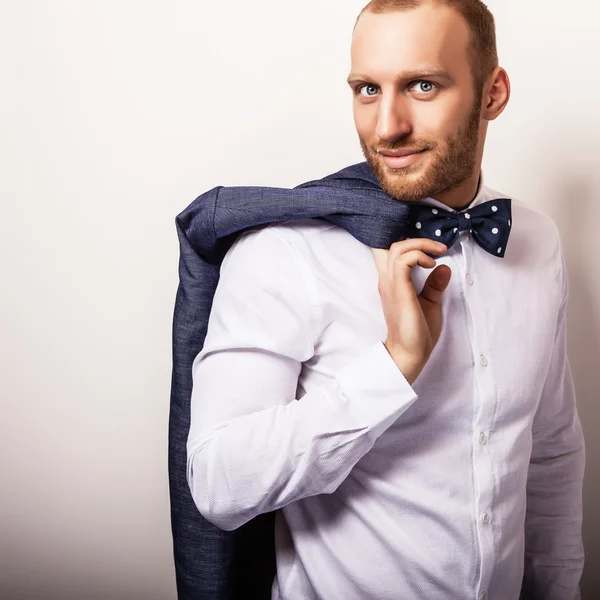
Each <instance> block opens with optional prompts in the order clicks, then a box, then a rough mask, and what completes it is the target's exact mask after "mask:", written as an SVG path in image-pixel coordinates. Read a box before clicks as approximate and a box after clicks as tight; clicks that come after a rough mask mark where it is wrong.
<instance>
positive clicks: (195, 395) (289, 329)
mask: <svg viewBox="0 0 600 600" xmlns="http://www.w3.org/2000/svg"><path fill="white" fill-rule="evenodd" d="M296 252H297V250H295V249H294V247H293V245H292V244H291V243H290V242H289V241H288V240H287V239H286V238H285V237H284V236H282V235H280V234H278V233H277V232H276V231H274V230H273V229H272V228H265V229H262V230H258V231H250V232H246V233H245V234H243V235H242V236H241V237H240V238H238V239H237V240H236V242H235V244H234V245H233V246H232V248H231V249H230V251H229V252H228V254H227V255H226V256H225V260H224V261H223V264H222V267H221V276H220V280H219V284H218V287H217V290H216V293H215V297H214V302H213V306H212V310H211V314H210V319H209V323H208V331H207V336H206V340H205V343H204V347H203V349H202V351H201V352H200V354H198V356H197V357H196V359H195V361H194V364H193V391H192V398H191V426H190V433H189V437H188V443H187V453H188V465H187V477H188V483H189V486H190V490H191V492H192V496H193V498H194V501H195V503H196V505H197V507H198V509H199V511H200V512H201V514H202V515H203V516H204V517H205V518H206V519H207V520H208V521H210V522H211V523H213V524H214V525H216V526H217V527H220V528H221V529H225V530H233V529H236V528H238V527H240V526H241V525H243V524H244V523H246V522H247V521H249V520H251V519H252V518H254V517H255V516H257V515H259V514H262V513H266V512H270V511H273V510H276V509H279V508H281V507H284V506H286V505H287V504H289V503H291V502H294V501H296V500H300V499H301V498H306V497H309V496H314V495H317V494H324V493H331V492H333V491H334V490H336V489H337V487H338V486H339V485H340V484H341V483H342V482H343V480H344V479H345V478H346V477H347V476H348V474H349V473H350V471H351V469H352V467H353V466H354V465H355V464H356V463H357V462H358V460H359V459H360V458H361V457H362V456H364V455H365V454H366V453H367V452H368V451H369V450H370V449H371V448H372V446H373V444H374V443H375V440H376V439H377V437H378V436H379V435H381V433H382V432H383V431H384V430H385V429H387V428H388V427H389V426H390V425H391V424H392V423H393V422H394V421H395V420H396V419H397V418H398V417H399V416H400V415H401V414H402V413H403V412H404V411H405V410H406V409H407V408H408V407H409V406H410V405H411V404H412V403H413V402H414V401H415V400H416V397H417V396H416V395H415V393H414V391H413V389H412V387H411V386H410V385H409V384H408V382H407V381H406V379H405V378H404V376H403V375H402V373H401V372H400V370H399V369H398V367H397V366H396V364H395V363H394V361H393V360H392V358H391V356H390V355H389V353H388V352H387V350H386V348H385V346H384V345H383V343H382V342H377V343H375V344H373V345H372V346H370V347H368V348H364V349H361V351H360V352H357V354H356V355H355V357H354V358H353V359H352V360H351V361H350V362H349V363H348V364H346V365H344V367H342V368H341V369H340V370H339V371H338V372H337V373H336V376H335V377H334V378H332V380H331V382H330V383H328V384H325V385H321V386H319V387H316V388H314V389H311V390H310V391H308V393H306V394H304V395H302V396H301V398H299V399H298V398H297V389H298V378H299V375H300V373H301V369H302V363H303V362H304V361H307V360H309V359H310V358H311V357H312V356H313V355H314V350H315V348H314V343H315V339H316V338H317V336H318V333H319V331H320V328H321V327H322V322H321V306H320V303H319V298H318V296H317V292H316V284H315V281H313V280H312V279H314V277H313V278H312V279H311V277H310V275H311V274H310V273H309V272H308V271H307V270H306V268H305V265H303V264H302V260H303V259H302V257H301V256H300V255H298V254H296Z"/></svg>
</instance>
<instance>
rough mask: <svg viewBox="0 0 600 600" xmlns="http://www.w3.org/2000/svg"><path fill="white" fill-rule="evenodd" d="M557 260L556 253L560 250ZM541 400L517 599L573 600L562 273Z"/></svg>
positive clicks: (577, 564) (576, 438) (575, 471)
mask: <svg viewBox="0 0 600 600" xmlns="http://www.w3.org/2000/svg"><path fill="white" fill-rule="evenodd" d="M561 259H562V252H561ZM562 278H563V301H562V304H561V306H560V310H559V316H558V325H557V332H556V340H555V344H554V351H553V354H552V359H551V363H550V368H549V371H548V375H547V378H546V382H545V386H544V389H543V393H542V397H541V400H540V404H539V407H538V410H537V412H536V415H535V417H534V421H533V449H532V454H531V461H530V465H529V474H528V480H527V516H526V522H525V573H524V579H523V590H522V594H521V599H522V600H538V599H539V600H542V599H543V600H579V599H580V597H581V596H580V592H579V581H580V579H581V574H582V571H583V563H584V551H583V541H582V535H581V528H582V486H583V474H584V466H585V447H584V439H583V433H582V429H581V423H580V421H579V415H578V412H577V406H576V402H575V389H574V385H573V377H572V374H571V368H570V365H569V360H568V357H567V325H566V305H567V295H568V290H567V286H568V284H567V273H566V270H565V265H564V260H563V262H562Z"/></svg>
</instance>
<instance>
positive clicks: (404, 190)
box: [359, 97, 482, 202]
mask: <svg viewBox="0 0 600 600" xmlns="http://www.w3.org/2000/svg"><path fill="white" fill-rule="evenodd" d="M481 104H482V98H481V97H480V99H479V101H475V103H474V106H473V109H472V110H471V113H470V114H469V115H468V117H467V118H466V119H465V122H464V123H462V124H461V125H460V126H459V128H458V130H457V131H456V133H455V134H454V135H453V136H450V137H449V138H448V139H447V140H446V150H445V151H444V150H443V149H441V148H440V147H439V143H437V142H431V141H428V140H409V141H406V140H404V141H403V142H401V143H396V144H382V145H380V146H379V147H377V149H376V148H375V147H373V148H371V147H369V146H368V145H367V144H366V143H365V141H364V140H363V139H362V138H360V136H359V139H360V146H361V149H362V152H363V155H364V157H365V159H366V161H367V163H368V165H369V166H370V167H371V169H372V170H373V172H374V173H375V176H376V177H377V179H378V180H379V183H380V185H381V187H382V189H383V191H384V192H385V193H386V194H387V195H388V196H390V197H392V198H393V199H394V200H398V201H400V202H418V201H420V200H422V199H423V198H432V197H435V196H436V195H439V194H441V193H443V192H448V191H450V190H453V189H454V188H456V187H458V186H459V185H461V184H462V183H464V182H465V181H467V180H468V179H469V178H470V177H472V175H473V173H474V171H475V167H476V163H477V146H478V142H479V123H480V118H481V117H480V114H481ZM409 148H410V149H415V150H417V151H419V150H426V151H428V153H430V154H431V157H430V160H429V164H428V165H427V167H426V168H425V170H424V172H422V173H421V174H419V172H420V171H421V170H422V169H423V167H422V166H421V165H420V162H421V161H417V162H416V163H415V164H412V165H409V166H408V167H404V168H400V169H390V168H388V167H387V166H386V165H385V163H384V162H383V159H382V158H381V155H380V154H378V152H377V150H390V151H391V150H402V149H409ZM421 160H422V159H421Z"/></svg>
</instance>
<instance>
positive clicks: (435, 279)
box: [419, 265, 452, 304]
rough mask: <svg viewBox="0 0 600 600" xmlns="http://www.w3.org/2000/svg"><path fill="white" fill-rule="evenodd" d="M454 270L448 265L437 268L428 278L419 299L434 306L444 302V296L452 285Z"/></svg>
mask: <svg viewBox="0 0 600 600" xmlns="http://www.w3.org/2000/svg"><path fill="white" fill-rule="evenodd" d="M451 277H452V270H451V269H450V267H449V266H448V265H440V266H439V267H437V268H435V269H434V270H433V271H432V272H431V273H430V274H429V277H428V278H427V281H426V282H425V285H424V286H423V289H422V290H421V293H420V294H419V297H421V298H424V299H425V300H429V302H433V303H434V304H439V303H440V302H441V301H442V294H443V293H444V291H445V290H446V288H447V287H448V284H449V283H450V278H451Z"/></svg>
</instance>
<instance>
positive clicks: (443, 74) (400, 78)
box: [347, 69, 454, 85]
mask: <svg viewBox="0 0 600 600" xmlns="http://www.w3.org/2000/svg"><path fill="white" fill-rule="evenodd" d="M431 78H436V79H445V80H446V81H450V82H452V81H454V80H453V79H452V77H451V76H450V74H449V73H448V72H447V71H444V70H443V69H425V70H414V71H404V72H403V73H398V75H396V81H397V82H409V81H415V80H416V79H431ZM347 81H348V84H349V85H350V84H352V83H356V82H357V81H361V82H367V81H372V77H367V76H366V75H362V74H360V73H350V75H348V79H347Z"/></svg>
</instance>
